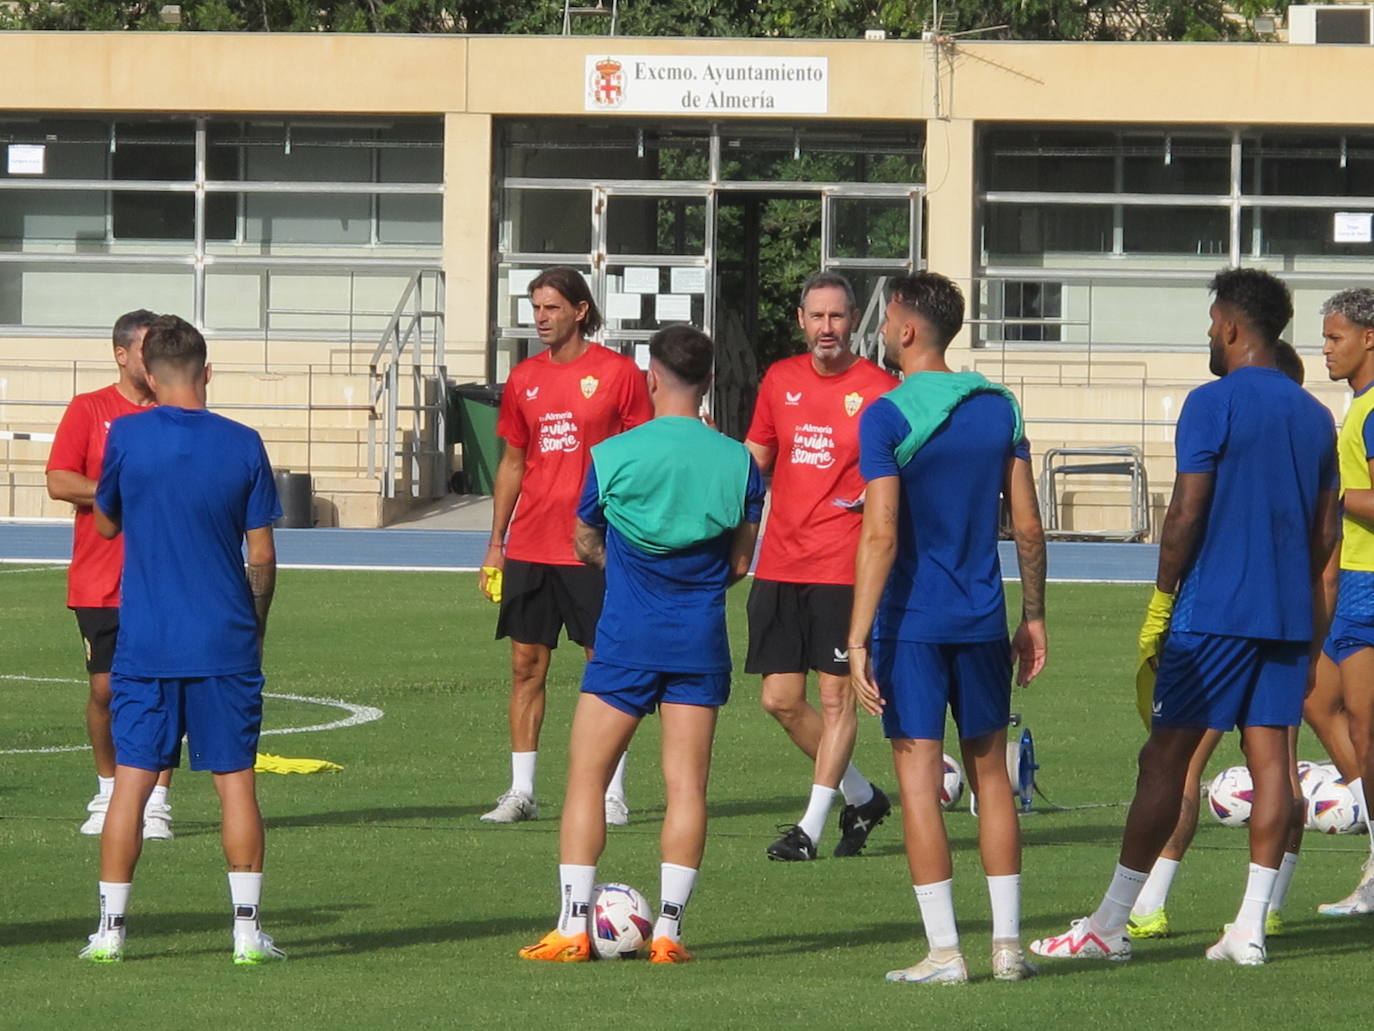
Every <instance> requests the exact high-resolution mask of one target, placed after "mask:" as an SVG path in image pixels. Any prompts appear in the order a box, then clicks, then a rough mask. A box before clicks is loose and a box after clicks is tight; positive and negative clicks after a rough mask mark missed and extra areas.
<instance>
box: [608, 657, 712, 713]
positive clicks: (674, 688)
mask: <svg viewBox="0 0 1374 1031" xmlns="http://www.w3.org/2000/svg"><path fill="white" fill-rule="evenodd" d="M582 690H583V691H585V692H586V693H587V694H594V695H597V696H598V697H599V698H600V699H601V700H602V701H604V702H605V703H606V704H607V705H613V706H615V708H617V709H619V710H620V711H621V712H626V713H629V714H630V715H631V716H640V717H643V716H648V715H649V714H650V713H652V712H653V711H654V710H655V709H657V708H658V707H659V706H660V705H662V704H663V703H664V702H669V703H671V704H673V705H708V706H711V707H713V708H719V707H720V706H722V705H724V704H725V703H726V702H728V701H729V700H730V674H729V673H660V672H658V671H656V670H651V669H626V668H625V667H624V666H612V665H610V664H609V663H605V662H598V661H597V660H596V659H592V660H591V661H590V662H588V663H587V668H586V670H585V671H584V672H583V674H582Z"/></svg>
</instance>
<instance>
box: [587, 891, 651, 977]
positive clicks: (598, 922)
mask: <svg viewBox="0 0 1374 1031" xmlns="http://www.w3.org/2000/svg"><path fill="white" fill-rule="evenodd" d="M591 927H592V948H593V949H595V950H596V956H597V959H633V958H634V957H635V956H637V955H638V954H639V950H640V949H642V948H645V947H646V946H648V944H649V940H650V938H651V937H652V935H653V933H654V918H653V910H651V909H650V908H649V903H648V901H647V900H646V899H645V898H644V896H643V895H641V894H640V893H639V892H637V891H635V890H634V889H633V888H631V887H630V886H629V885H628V884H598V885H595V886H594V887H593V888H592V919H591Z"/></svg>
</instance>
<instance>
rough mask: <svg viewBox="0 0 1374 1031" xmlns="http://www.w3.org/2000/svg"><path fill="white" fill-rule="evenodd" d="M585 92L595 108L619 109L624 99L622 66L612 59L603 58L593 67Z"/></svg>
mask: <svg viewBox="0 0 1374 1031" xmlns="http://www.w3.org/2000/svg"><path fill="white" fill-rule="evenodd" d="M593 68H594V70H593V71H592V75H591V81H590V82H588V84H587V91H588V93H589V95H590V96H591V100H592V103H593V104H595V105H596V106H597V107H619V106H620V102H621V101H622V100H624V99H625V72H624V66H623V65H622V64H621V63H620V62H619V61H617V60H616V59H615V58H614V57H603V58H602V59H601V60H600V61H597V62H596V64H595V65H594V66H593Z"/></svg>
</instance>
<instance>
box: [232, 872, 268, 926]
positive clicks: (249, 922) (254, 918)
mask: <svg viewBox="0 0 1374 1031" xmlns="http://www.w3.org/2000/svg"><path fill="white" fill-rule="evenodd" d="M229 904H230V905H232V906H233V907H234V933H235V934H239V933H242V932H244V931H256V930H257V929H258V928H259V927H261V926H262V924H261V923H260V922H259V920H258V907H259V906H261V905H262V872H261V871H259V872H257V873H233V872H231V873H230V874H229Z"/></svg>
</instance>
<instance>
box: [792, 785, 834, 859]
mask: <svg viewBox="0 0 1374 1031" xmlns="http://www.w3.org/2000/svg"><path fill="white" fill-rule="evenodd" d="M834 801H835V789H834V788H828V787H826V786H825V785H824V784H812V785H811V801H809V802H808V803H807V804H806V812H805V813H804V814H803V815H802V818H801V821H800V822H799V823H798V824H797V826H799V827H800V828H801V829H802V830H804V831H806V836H807V837H808V838H810V839H811V844H813V845H816V846H817V847H819V846H820V843H821V834H822V833H824V831H825V821H826V820H827V819H829V817H830V805H831V803H832V802H834Z"/></svg>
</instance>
